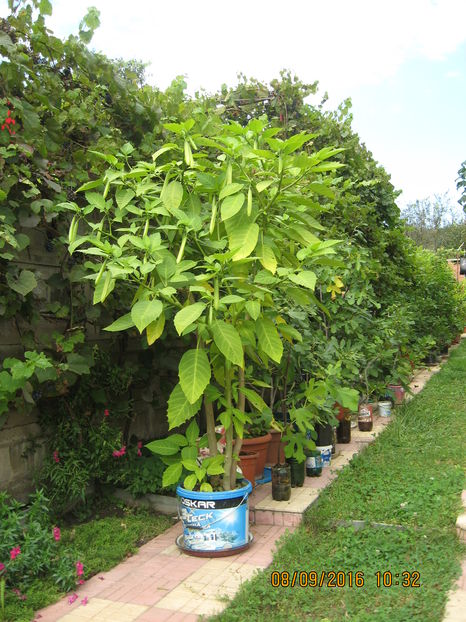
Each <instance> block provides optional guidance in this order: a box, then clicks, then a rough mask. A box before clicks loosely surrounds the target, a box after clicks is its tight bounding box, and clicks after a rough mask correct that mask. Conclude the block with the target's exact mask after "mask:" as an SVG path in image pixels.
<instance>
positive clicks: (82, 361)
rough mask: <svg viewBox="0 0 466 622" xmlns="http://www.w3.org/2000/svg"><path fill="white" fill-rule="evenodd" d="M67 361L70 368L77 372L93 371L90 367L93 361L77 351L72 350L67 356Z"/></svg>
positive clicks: (87, 372)
mask: <svg viewBox="0 0 466 622" xmlns="http://www.w3.org/2000/svg"><path fill="white" fill-rule="evenodd" d="M66 362H67V363H68V369H69V370H70V371H73V372H74V373H75V374H89V373H90V371H91V370H90V368H89V363H90V362H91V361H90V360H89V359H88V358H86V357H85V356H82V355H81V354H78V353H77V352H70V354H68V355H67V356H66Z"/></svg>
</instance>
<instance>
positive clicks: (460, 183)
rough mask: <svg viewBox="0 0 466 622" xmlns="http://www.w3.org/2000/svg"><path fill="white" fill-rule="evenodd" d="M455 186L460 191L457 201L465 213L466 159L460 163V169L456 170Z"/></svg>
mask: <svg viewBox="0 0 466 622" xmlns="http://www.w3.org/2000/svg"><path fill="white" fill-rule="evenodd" d="M456 187H457V189H458V191H459V192H461V196H460V198H459V199H458V203H459V204H460V205H461V207H462V208H463V210H464V211H465V213H466V160H465V161H464V162H463V163H462V164H461V167H460V170H459V171H458V179H457V180H456Z"/></svg>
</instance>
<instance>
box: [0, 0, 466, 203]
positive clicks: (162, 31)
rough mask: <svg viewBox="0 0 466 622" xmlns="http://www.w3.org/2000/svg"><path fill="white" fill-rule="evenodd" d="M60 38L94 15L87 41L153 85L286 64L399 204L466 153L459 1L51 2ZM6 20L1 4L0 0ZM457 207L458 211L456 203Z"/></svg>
mask: <svg viewBox="0 0 466 622" xmlns="http://www.w3.org/2000/svg"><path fill="white" fill-rule="evenodd" d="M52 2H53V15H52V16H51V17H49V18H47V20H48V21H47V23H48V24H49V27H50V28H51V29H52V30H53V31H54V32H55V34H57V35H59V36H62V37H65V36H68V35H69V34H70V33H76V32H77V29H78V25H79V22H80V20H81V18H82V17H83V15H84V14H85V13H86V9H87V7H88V6H92V5H93V6H95V7H97V9H99V11H100V13H101V16H100V17H101V26H100V27H99V29H98V30H97V31H96V33H95V35H94V38H93V40H92V42H91V44H90V45H91V47H92V48H94V49H96V50H98V51H101V52H103V53H105V54H106V55H107V56H110V57H112V58H116V57H119V58H125V59H130V58H136V59H138V60H142V61H144V62H149V63H150V67H149V68H148V76H149V82H150V83H152V84H154V85H156V86H157V87H159V88H165V87H167V86H168V85H169V84H170V82H171V80H172V79H173V78H174V77H175V76H177V75H185V76H186V78H187V83H188V91H189V92H190V93H194V92H195V91H196V90H198V89H199V88H204V89H206V90H207V91H210V92H213V91H216V90H217V89H219V88H220V86H221V85H222V83H226V84H228V85H234V84H235V83H236V76H237V74H238V73H239V72H242V73H244V74H246V75H247V76H248V77H255V78H258V79H260V80H265V81H268V80H270V79H273V78H274V77H277V76H278V74H279V72H280V70H281V69H289V70H291V71H292V73H295V74H296V75H298V77H299V78H300V79H301V80H303V81H304V82H314V81H315V80H318V81H319V85H320V90H321V92H322V94H323V93H324V92H325V91H327V92H328V94H329V97H330V99H329V104H328V105H329V106H330V107H332V108H335V107H336V106H338V104H339V103H340V102H341V101H343V100H344V99H346V98H348V97H350V98H351V99H352V102H353V108H352V113H353V119H354V120H353V128H354V129H355V131H356V132H358V134H359V135H360V137H361V139H362V141H363V142H364V143H365V144H366V146H367V147H368V149H370V151H372V153H373V155H374V157H375V159H376V160H377V161H378V162H379V163H380V164H382V165H383V166H384V167H385V169H386V170H387V172H388V173H389V174H390V175H391V177H392V182H393V184H394V186H395V187H396V188H397V189H399V190H402V191H403V192H402V195H401V196H400V198H399V200H398V204H399V205H400V207H403V206H404V205H406V204H407V203H409V202H412V201H415V200H416V199H423V198H426V197H429V196H433V195H434V194H443V193H446V192H448V193H449V197H450V200H451V202H452V204H453V205H454V206H457V203H456V201H457V199H458V196H459V195H458V192H457V190H456V178H457V172H458V169H459V168H460V165H461V162H463V161H464V160H466V27H465V24H466V0H437V1H435V0H324V1H322V0H287V2H283V1H281V2H278V1H276V0H247V1H246V0H230V1H228V2H227V1H226V0H171V2H167V1H166V0H164V1H163V2H162V1H161V0H138V1H137V2H133V3H130V2H127V1H124V2H123V0H72V1H71V0H52ZM0 14H1V15H2V16H3V15H6V14H7V9H6V0H0ZM457 208H458V210H459V206H457Z"/></svg>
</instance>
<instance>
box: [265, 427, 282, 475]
mask: <svg viewBox="0 0 466 622" xmlns="http://www.w3.org/2000/svg"><path fill="white" fill-rule="evenodd" d="M270 434H271V436H272V440H271V441H270V443H269V446H268V448H267V460H266V464H269V465H271V466H274V465H275V464H284V463H285V452H284V451H283V447H284V445H283V443H282V433H281V432H280V431H279V430H270ZM279 451H280V455H279V454H278V452H279Z"/></svg>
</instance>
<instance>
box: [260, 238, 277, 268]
mask: <svg viewBox="0 0 466 622" xmlns="http://www.w3.org/2000/svg"><path fill="white" fill-rule="evenodd" d="M256 253H257V256H258V257H259V261H260V262H261V264H262V265H263V266H264V268H265V269H266V270H269V271H270V272H271V273H272V274H275V272H276V270H277V259H276V257H275V253H274V252H273V250H272V249H271V248H270V246H267V244H258V245H257V248H256Z"/></svg>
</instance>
